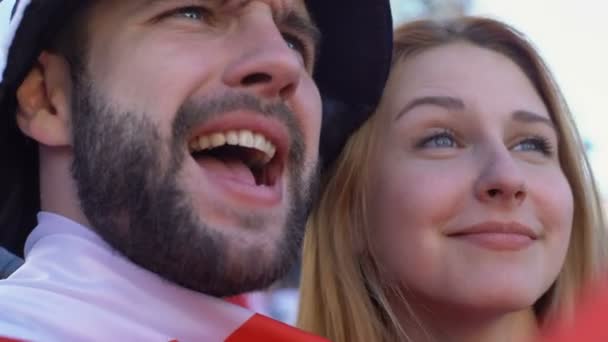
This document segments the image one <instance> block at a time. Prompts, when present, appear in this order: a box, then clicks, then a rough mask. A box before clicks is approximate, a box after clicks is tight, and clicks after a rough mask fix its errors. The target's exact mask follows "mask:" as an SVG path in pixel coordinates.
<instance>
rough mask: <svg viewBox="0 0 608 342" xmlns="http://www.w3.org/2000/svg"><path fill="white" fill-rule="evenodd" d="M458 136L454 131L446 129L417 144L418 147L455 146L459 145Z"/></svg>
mask: <svg viewBox="0 0 608 342" xmlns="http://www.w3.org/2000/svg"><path fill="white" fill-rule="evenodd" d="M457 145H458V144H457V142H456V137H455V134H454V132H452V131H451V130H449V129H445V130H443V131H441V132H437V133H433V134H431V135H429V136H427V137H425V138H423V139H422V140H420V141H419V142H418V143H417V144H416V147H417V148H454V147H457Z"/></svg>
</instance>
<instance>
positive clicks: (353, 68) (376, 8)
mask: <svg viewBox="0 0 608 342" xmlns="http://www.w3.org/2000/svg"><path fill="white" fill-rule="evenodd" d="M85 2H86V1H82V0H0V75H2V79H1V82H0V158H2V165H0V245H4V246H6V247H7V248H9V249H10V250H12V251H13V252H15V253H18V254H21V253H22V251H21V250H20V249H21V247H22V246H23V243H24V241H25V238H26V236H27V234H29V232H30V231H31V229H32V228H33V227H34V225H35V219H36V218H35V214H36V213H37V211H38V210H39V189H38V161H37V148H36V146H35V144H34V143H32V142H29V141H28V140H27V139H25V138H24V137H23V136H22V134H21V133H20V132H19V130H18V129H17V125H16V122H15V110H16V97H15V94H16V91H17V88H18V87H19V85H20V84H21V82H22V81H23V79H24V78H25V76H26V75H27V73H28V72H29V71H30V69H31V68H32V66H33V65H34V63H35V62H36V59H37V58H38V56H39V55H40V53H41V51H42V48H43V46H44V45H45V43H46V42H47V41H48V39H49V38H50V37H52V36H53V34H54V33H55V32H57V31H58V30H59V29H60V28H61V25H62V24H64V23H66V22H67V21H69V17H70V15H72V14H73V13H75V12H76V10H77V9H78V6H80V5H82V4H83V3H85ZM306 3H307V7H308V9H309V11H310V13H311V15H312V17H313V19H314V21H315V22H316V24H317V25H318V27H319V29H320V31H321V34H322V40H321V49H320V56H319V60H318V64H317V66H316V69H315V75H314V78H315V80H316V82H317V85H318V87H319V90H320V92H321V96H322V98H323V128H322V131H321V144H320V154H321V158H322V161H323V166H324V167H327V166H328V165H329V164H331V163H332V162H333V160H334V159H335V158H336V156H337V155H338V154H339V152H340V150H341V149H342V146H343V145H344V143H345V141H346V139H347V138H348V136H349V135H350V134H351V133H352V132H353V131H354V130H355V129H356V128H358V127H359V126H360V125H361V124H362V123H363V122H364V121H365V120H366V119H367V118H368V117H369V115H371V113H372V112H373V110H374V108H375V107H376V105H377V104H378V102H379V100H380V96H381V94H382V91H383V89H384V84H385V82H386V79H387V77H388V71H389V67H390V61H391V54H392V18H391V12H390V4H389V0H306Z"/></svg>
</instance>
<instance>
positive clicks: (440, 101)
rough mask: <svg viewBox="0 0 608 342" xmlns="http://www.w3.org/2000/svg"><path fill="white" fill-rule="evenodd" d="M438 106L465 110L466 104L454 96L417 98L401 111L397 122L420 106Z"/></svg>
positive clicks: (396, 118)
mask: <svg viewBox="0 0 608 342" xmlns="http://www.w3.org/2000/svg"><path fill="white" fill-rule="evenodd" d="M428 105H431V106H437V107H442V108H445V109H447V110H464V109H465V105H464V102H463V101H462V100H461V99H459V98H456V97H452V96H422V97H417V98H415V99H413V100H411V101H410V102H408V103H407V104H406V105H405V106H404V107H403V109H401V110H400V111H399V113H398V114H397V117H395V121H396V120H399V119H400V118H401V117H402V116H404V115H406V114H407V113H409V112H410V111H411V110H412V109H414V108H416V107H419V106H428Z"/></svg>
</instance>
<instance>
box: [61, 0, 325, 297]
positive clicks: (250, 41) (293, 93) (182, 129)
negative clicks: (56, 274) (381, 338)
mask: <svg viewBox="0 0 608 342" xmlns="http://www.w3.org/2000/svg"><path fill="white" fill-rule="evenodd" d="M87 22H88V24H87V28H86V29H87V30H88V32H89V33H88V35H87V38H88V39H87V41H88V45H87V49H86V51H87V54H86V58H84V63H83V68H82V69H83V70H76V71H75V72H74V76H75V84H74V87H73V88H74V89H73V92H72V99H73V109H72V116H73V122H72V128H73V145H74V163H73V168H72V171H73V176H74V178H75V180H76V183H77V187H78V193H79V199H80V202H81V206H82V208H83V211H84V213H85V215H86V216H87V218H88V219H89V222H90V223H91V225H92V226H93V228H94V229H95V230H96V231H97V232H98V233H99V234H100V235H101V236H102V237H104V238H105V239H106V240H107V241H108V242H109V243H110V244H111V245H112V246H113V247H114V248H116V249H117V250H118V251H120V252H122V253H123V254H125V255H126V256H127V257H128V258H130V259H132V260H133V261H134V262H136V263H138V264H140V265H142V266H143V267H145V268H147V269H149V270H151V271H153V272H155V273H158V274H159V275H161V276H163V277H165V278H167V279H169V280H171V281H173V282H176V283H178V284H180V285H182V286H185V287H188V288H191V289H194V290H197V291H201V292H205V293H208V294H212V295H216V296H227V295H232V294H235V293H239V292H244V291H249V290H253V289H257V288H262V287H265V286H268V285H269V284H270V283H272V282H273V281H274V280H276V278H278V277H279V276H280V275H282V274H283V273H284V272H285V271H286V270H287V269H288V267H289V266H290V265H291V263H292V262H293V261H294V260H295V256H296V255H297V250H298V248H299V243H300V240H301V236H302V231H303V227H304V222H305V219H306V214H307V212H308V207H309V205H310V200H311V197H312V196H311V195H312V192H313V190H314V188H315V186H314V183H315V181H316V178H317V177H316V171H317V159H318V154H317V153H318V152H317V151H318V141H319V134H320V125H321V101H320V96H319V93H318V90H317V87H316V86H315V84H314V82H313V80H312V78H311V73H312V66H313V64H314V57H315V39H314V36H315V34H314V26H312V24H311V23H310V19H309V17H308V14H307V12H306V8H305V4H304V2H303V0H276V1H271V0H259V1H231V0H227V1H211V0H209V1H204V0H201V1H196V0H194V1H193V0H183V1H182V0H166V1H150V0H137V1H118V0H116V1H100V2H99V3H98V4H97V5H94V6H93V8H92V9H91V11H90V12H89V18H88V20H87Z"/></svg>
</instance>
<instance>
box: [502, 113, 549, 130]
mask: <svg viewBox="0 0 608 342" xmlns="http://www.w3.org/2000/svg"><path fill="white" fill-rule="evenodd" d="M512 118H513V120H514V121H519V122H523V123H543V124H546V125H548V126H549V127H551V128H552V129H555V125H554V124H553V120H551V119H550V118H548V117H546V116H543V115H540V114H537V113H534V112H531V111H528V110H523V109H520V110H516V111H514V112H513V115H512Z"/></svg>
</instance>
